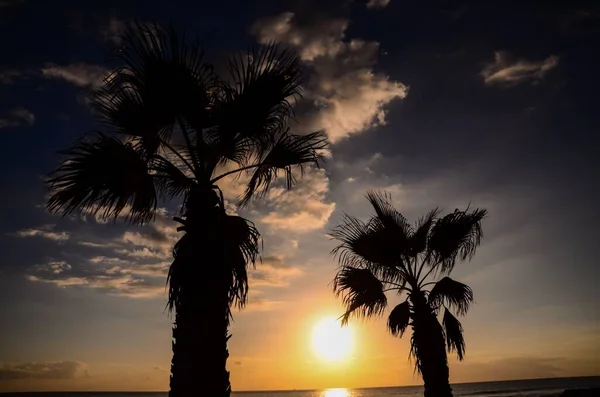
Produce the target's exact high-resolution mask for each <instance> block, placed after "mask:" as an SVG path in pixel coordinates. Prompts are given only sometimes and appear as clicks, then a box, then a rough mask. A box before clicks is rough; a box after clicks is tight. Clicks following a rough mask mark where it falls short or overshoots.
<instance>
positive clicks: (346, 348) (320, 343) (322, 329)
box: [312, 318, 352, 361]
mask: <svg viewBox="0 0 600 397" xmlns="http://www.w3.org/2000/svg"><path fill="white" fill-rule="evenodd" d="M312 341H313V349H314V351H315V353H316V354H317V356H319V358H321V359H322V360H327V361H337V360H340V359H343V358H346V357H347V356H348V354H350V351H351V350H352V330H351V329H350V327H348V326H345V327H342V326H341V324H340V322H339V321H337V320H336V319H335V318H325V319H323V320H321V322H319V323H318V324H317V325H316V326H315V328H314V331H313V339H312Z"/></svg>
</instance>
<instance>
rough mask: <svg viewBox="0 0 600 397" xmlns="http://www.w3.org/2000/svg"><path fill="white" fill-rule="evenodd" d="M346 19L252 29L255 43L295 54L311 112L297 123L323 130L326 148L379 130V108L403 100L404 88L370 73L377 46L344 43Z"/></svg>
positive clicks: (287, 18) (274, 22)
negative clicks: (305, 75) (304, 71)
mask: <svg viewBox="0 0 600 397" xmlns="http://www.w3.org/2000/svg"><path fill="white" fill-rule="evenodd" d="M347 27H348V20H346V19H340V18H336V19H328V20H323V21H321V22H319V23H317V24H313V25H310V26H299V25H298V24H296V21H295V19H294V13H291V12H284V13H282V14H280V15H278V16H275V17H270V18H265V19H261V20H258V21H257V22H256V23H255V24H254V25H253V27H252V32H253V33H254V34H255V35H256V36H257V38H258V41H259V43H262V44H265V43H268V42H270V41H272V40H276V41H278V42H282V43H285V44H287V45H290V46H292V47H294V48H296V49H297V50H298V52H299V54H300V56H301V58H302V60H303V61H304V62H305V63H306V65H307V66H309V67H310V68H311V69H312V71H313V73H311V74H310V78H309V81H308V83H307V85H306V91H305V98H306V99H307V100H308V101H310V102H311V103H312V105H313V108H314V109H313V111H310V112H308V113H307V114H305V115H304V117H301V119H300V125H302V126H304V128H306V129H307V130H318V129H325V130H326V131H327V134H328V136H329V138H330V140H331V141H332V142H336V141H339V140H340V139H343V138H346V137H348V136H349V135H352V134H358V133H361V132H364V131H365V130H367V129H370V128H373V127H376V126H380V125H383V124H385V116H386V111H385V107H386V105H388V104H389V103H390V102H391V101H392V100H394V99H397V98H404V97H406V95H407V93H408V87H406V86H405V85H404V84H402V83H400V82H397V81H392V80H390V79H389V78H388V76H386V75H385V74H382V73H377V72H375V71H374V65H375V64H376V61H377V55H378V52H379V43H377V42H374V41H372V42H368V41H364V40H360V39H350V40H345V36H344V35H345V32H346V29H347Z"/></svg>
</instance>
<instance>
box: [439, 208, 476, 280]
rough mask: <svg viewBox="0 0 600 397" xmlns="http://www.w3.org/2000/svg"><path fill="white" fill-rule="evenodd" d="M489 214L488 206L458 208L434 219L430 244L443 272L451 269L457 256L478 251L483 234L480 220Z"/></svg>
mask: <svg viewBox="0 0 600 397" xmlns="http://www.w3.org/2000/svg"><path fill="white" fill-rule="evenodd" d="M486 215H487V210H485V209H475V210H472V211H469V210H468V209H467V210H465V211H460V210H458V209H457V210H455V211H454V212H453V213H450V214H448V215H446V216H444V217H443V218H440V219H438V220H437V221H436V222H435V225H434V226H433V227H432V229H431V232H430V237H429V241H428V246H427V248H428V253H429V254H430V255H431V259H432V263H433V264H434V265H438V264H439V265H440V266H441V271H442V273H449V272H451V271H452V269H453V268H454V265H455V264H456V259H457V257H458V258H460V259H461V260H466V259H471V258H472V257H473V255H475V251H476V249H477V247H478V246H479V244H480V242H481V237H482V236H483V229H482V227H481V221H482V220H483V218H485V216H486Z"/></svg>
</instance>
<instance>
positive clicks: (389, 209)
mask: <svg viewBox="0 0 600 397" xmlns="http://www.w3.org/2000/svg"><path fill="white" fill-rule="evenodd" d="M367 200H368V201H369V203H371V205H372V206H373V209H374V210H375V214H376V216H375V217H373V219H372V222H375V223H376V224H377V225H378V227H382V228H385V229H386V230H387V232H388V235H389V236H390V237H393V238H394V239H395V241H394V244H396V245H397V246H399V247H402V248H405V247H407V243H408V239H409V238H410V236H411V235H412V233H413V230H412V226H411V225H410V224H409V223H408V221H407V220H406V218H405V217H404V216H403V215H402V214H401V213H400V212H398V211H397V210H396V208H394V206H393V205H392V202H391V201H392V198H391V196H390V195H389V194H387V193H385V192H377V191H370V192H368V193H367Z"/></svg>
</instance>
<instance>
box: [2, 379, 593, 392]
mask: <svg viewBox="0 0 600 397" xmlns="http://www.w3.org/2000/svg"><path fill="white" fill-rule="evenodd" d="M588 388H600V376H594V377H585V378H553V379H531V380H511V381H501V382H481V383H459V384H454V385H452V390H453V392H454V397H557V396H559V395H560V394H561V393H562V392H563V391H565V390H572V389H588ZM167 394H168V393H166V392H49V393H40V392H31V393H0V395H1V396H2V397H11V396H14V397H166V396H167ZM232 395H233V397H422V396H423V388H422V387H421V386H404V387H380V388H369V389H327V390H293V391H292V390H288V391H247V392H234V393H233V394H232Z"/></svg>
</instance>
